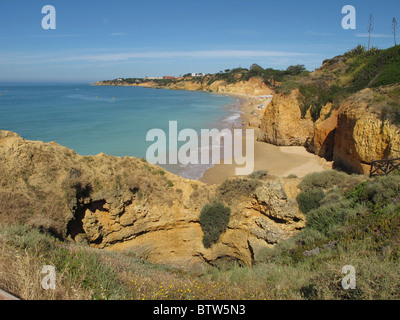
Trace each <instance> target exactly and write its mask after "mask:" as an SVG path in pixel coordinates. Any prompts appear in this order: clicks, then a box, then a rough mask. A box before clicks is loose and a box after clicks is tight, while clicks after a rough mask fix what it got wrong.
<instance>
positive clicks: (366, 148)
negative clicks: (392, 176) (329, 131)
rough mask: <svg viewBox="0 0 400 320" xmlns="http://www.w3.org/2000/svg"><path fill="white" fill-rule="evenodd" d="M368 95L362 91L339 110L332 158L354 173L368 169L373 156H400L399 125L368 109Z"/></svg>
mask: <svg viewBox="0 0 400 320" xmlns="http://www.w3.org/2000/svg"><path fill="white" fill-rule="evenodd" d="M371 95H372V92H371V89H365V90H363V91H361V92H360V93H359V94H357V95H355V96H353V97H351V98H350V99H348V100H346V101H345V102H344V103H343V104H342V105H341V107H340V109H339V112H338V120H337V122H338V124H337V128H336V134H335V144H334V150H333V160H334V161H335V164H336V165H337V166H339V167H342V168H344V169H347V170H349V171H351V172H355V173H369V170H370V164H371V161H373V160H379V159H386V158H398V157H400V128H399V127H398V126H397V125H393V124H391V123H390V122H389V121H388V120H383V119H382V117H381V115H380V114H379V113H377V112H376V111H374V110H373V109H372V110H371V108H370V101H371V97H370V96H371Z"/></svg>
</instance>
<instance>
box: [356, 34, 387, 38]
mask: <svg viewBox="0 0 400 320" xmlns="http://www.w3.org/2000/svg"><path fill="white" fill-rule="evenodd" d="M355 36H356V37H357V38H368V37H369V33H356V34H355ZM391 37H393V36H391V35H389V34H383V33H371V38H391Z"/></svg>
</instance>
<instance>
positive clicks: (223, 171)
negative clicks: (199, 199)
mask: <svg viewBox="0 0 400 320" xmlns="http://www.w3.org/2000/svg"><path fill="white" fill-rule="evenodd" d="M221 94H225V95H228V96H232V97H236V98H239V108H238V110H239V111H240V119H241V121H244V122H245V123H246V127H245V128H246V129H254V131H255V134H254V137H255V141H254V171H258V170H266V171H268V173H269V174H270V175H273V176H278V177H287V176H289V175H294V176H296V177H298V178H302V177H304V176H306V175H307V174H309V173H312V172H321V171H325V170H329V169H332V162H329V161H327V160H325V159H324V158H321V157H319V156H317V155H315V154H313V153H310V152H308V151H307V149H306V148H305V147H303V146H276V145H272V144H269V143H266V142H260V141H257V133H258V130H259V128H257V127H254V126H249V123H250V116H251V113H252V112H253V111H254V110H257V106H258V105H259V104H260V103H261V102H262V99H261V98H259V97H258V96H251V95H247V94H239V93H237V94H236V93H225V92H224V93H221ZM237 167H240V166H238V165H236V164H235V163H234V161H233V164H224V163H223V160H221V164H215V165H213V166H212V167H210V168H209V169H207V170H206V171H205V172H204V173H203V175H202V177H201V178H200V179H199V181H201V182H204V183H207V184H220V183H222V182H224V181H225V180H226V179H228V178H231V177H235V176H236V174H235V169H236V168H237Z"/></svg>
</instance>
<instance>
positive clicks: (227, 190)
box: [217, 173, 260, 204]
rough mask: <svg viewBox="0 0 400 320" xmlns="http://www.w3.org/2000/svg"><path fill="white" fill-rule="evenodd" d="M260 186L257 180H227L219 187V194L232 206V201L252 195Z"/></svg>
mask: <svg viewBox="0 0 400 320" xmlns="http://www.w3.org/2000/svg"><path fill="white" fill-rule="evenodd" d="M253 174H255V173H253ZM257 175H259V174H257ZM259 185H260V182H259V181H258V180H257V179H242V178H238V179H227V180H225V181H224V182H223V183H222V184H221V185H220V186H219V187H218V190H217V194H219V195H220V196H222V197H223V199H224V200H226V201H227V202H228V204H230V203H231V202H232V200H235V199H239V198H241V197H243V196H248V195H250V194H252V193H253V192H254V191H255V190H256V189H257V187H258V186H259Z"/></svg>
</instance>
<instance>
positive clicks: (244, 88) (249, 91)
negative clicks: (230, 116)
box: [166, 77, 273, 96]
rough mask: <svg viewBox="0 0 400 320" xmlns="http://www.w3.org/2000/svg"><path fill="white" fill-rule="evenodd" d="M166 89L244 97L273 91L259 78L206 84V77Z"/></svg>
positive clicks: (178, 83) (182, 82) (175, 84)
mask: <svg viewBox="0 0 400 320" xmlns="http://www.w3.org/2000/svg"><path fill="white" fill-rule="evenodd" d="M166 88H168V89H175V90H198V91H208V92H216V93H238V94H245V95H252V96H258V95H270V94H273V90H272V89H271V88H269V87H268V86H267V85H266V84H265V83H264V81H263V80H262V79H261V78H251V79H250V80H248V81H239V82H236V83H230V84H229V83H227V82H226V81H223V80H217V81H214V82H212V83H208V79H207V77H206V78H205V79H204V80H203V81H189V80H186V81H180V82H176V83H171V84H169V85H167V86H166Z"/></svg>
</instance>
